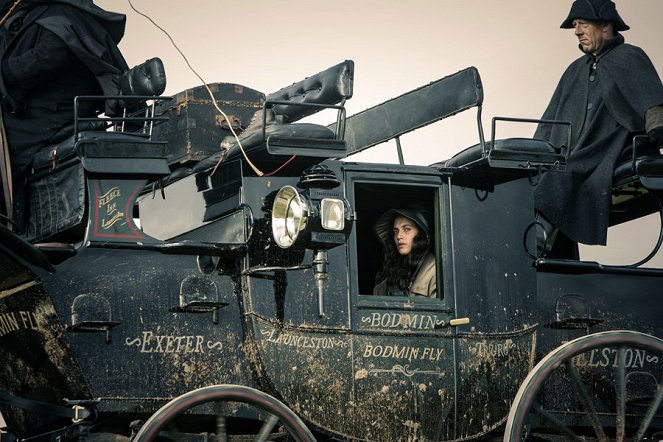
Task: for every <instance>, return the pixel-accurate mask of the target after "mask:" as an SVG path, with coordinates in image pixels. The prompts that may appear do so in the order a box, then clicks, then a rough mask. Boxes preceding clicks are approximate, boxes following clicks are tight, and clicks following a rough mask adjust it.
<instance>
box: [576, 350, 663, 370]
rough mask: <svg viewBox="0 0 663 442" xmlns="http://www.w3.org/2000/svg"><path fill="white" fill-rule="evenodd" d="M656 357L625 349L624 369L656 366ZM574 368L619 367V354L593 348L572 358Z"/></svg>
mask: <svg viewBox="0 0 663 442" xmlns="http://www.w3.org/2000/svg"><path fill="white" fill-rule="evenodd" d="M658 359H659V358H658V357H657V356H654V355H651V354H648V353H647V352H646V351H645V350H640V349H637V348H627V349H625V350H624V367H625V368H638V369H639V368H645V365H647V364H658ZM573 365H575V366H576V367H589V368H606V367H617V366H619V353H618V351H617V350H616V349H614V348H602V349H598V348H595V349H593V350H591V351H590V352H588V353H582V354H579V355H577V356H575V357H574V358H573Z"/></svg>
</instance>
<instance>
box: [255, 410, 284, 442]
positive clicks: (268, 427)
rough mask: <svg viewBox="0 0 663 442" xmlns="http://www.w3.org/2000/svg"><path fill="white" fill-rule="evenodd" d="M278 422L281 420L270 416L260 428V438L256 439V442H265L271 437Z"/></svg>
mask: <svg viewBox="0 0 663 442" xmlns="http://www.w3.org/2000/svg"><path fill="white" fill-rule="evenodd" d="M278 422H279V419H278V418H277V417H276V416H274V415H273V414H270V415H269V419H267V421H265V423H264V424H263V425H262V427H261V428H260V432H259V433H258V437H256V442H265V441H266V440H267V438H268V437H269V435H270V434H272V430H273V429H274V427H275V426H276V424H277V423H278Z"/></svg>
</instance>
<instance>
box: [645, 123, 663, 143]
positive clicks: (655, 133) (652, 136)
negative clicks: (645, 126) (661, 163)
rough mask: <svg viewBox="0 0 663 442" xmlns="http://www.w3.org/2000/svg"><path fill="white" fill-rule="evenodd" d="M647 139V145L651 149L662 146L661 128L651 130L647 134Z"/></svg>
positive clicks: (662, 135) (662, 132) (662, 130)
mask: <svg viewBox="0 0 663 442" xmlns="http://www.w3.org/2000/svg"><path fill="white" fill-rule="evenodd" d="M647 136H648V137H649V144H650V145H651V146H653V147H661V146H663V126H658V127H655V128H653V129H652V130H650V131H649V133H648V134H647Z"/></svg>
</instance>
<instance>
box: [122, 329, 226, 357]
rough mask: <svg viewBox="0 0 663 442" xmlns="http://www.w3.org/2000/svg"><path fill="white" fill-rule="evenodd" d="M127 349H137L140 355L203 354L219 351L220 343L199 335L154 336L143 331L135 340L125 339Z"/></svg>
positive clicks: (149, 332)
mask: <svg viewBox="0 0 663 442" xmlns="http://www.w3.org/2000/svg"><path fill="white" fill-rule="evenodd" d="M124 344H125V345H126V346H128V347H139V349H140V350H139V351H140V352H141V353H178V354H179V353H205V347H207V349H208V350H214V349H221V348H223V343H221V342H220V341H210V340H206V339H205V337H204V336H201V335H155V334H154V333H153V332H151V331H144V332H143V333H142V335H141V336H139V337H137V338H127V339H126V340H125V342H124Z"/></svg>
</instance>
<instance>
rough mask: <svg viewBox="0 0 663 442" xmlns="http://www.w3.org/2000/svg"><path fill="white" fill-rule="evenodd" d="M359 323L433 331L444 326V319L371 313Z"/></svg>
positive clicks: (431, 316)
mask: <svg viewBox="0 0 663 442" xmlns="http://www.w3.org/2000/svg"><path fill="white" fill-rule="evenodd" d="M361 322H362V324H364V325H367V326H368V327H376V328H399V329H415V330H433V329H435V328H436V327H439V326H444V325H445V321H444V319H441V318H439V317H438V316H437V315H428V314H419V313H414V314H407V313H379V312H372V313H369V314H367V315H365V316H362V318H361Z"/></svg>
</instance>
